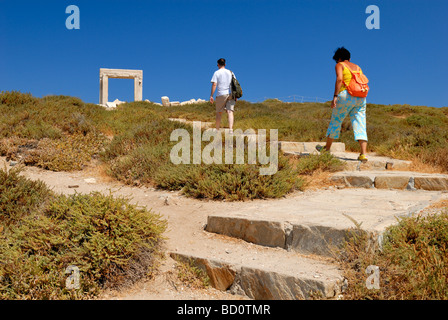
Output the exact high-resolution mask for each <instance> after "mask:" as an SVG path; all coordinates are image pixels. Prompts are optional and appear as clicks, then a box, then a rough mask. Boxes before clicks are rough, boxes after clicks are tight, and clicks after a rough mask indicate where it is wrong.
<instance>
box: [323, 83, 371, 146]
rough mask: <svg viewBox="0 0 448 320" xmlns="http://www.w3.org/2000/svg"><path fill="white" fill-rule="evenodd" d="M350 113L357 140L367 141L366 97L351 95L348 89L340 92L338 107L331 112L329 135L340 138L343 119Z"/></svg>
mask: <svg viewBox="0 0 448 320" xmlns="http://www.w3.org/2000/svg"><path fill="white" fill-rule="evenodd" d="M347 115H349V116H350V120H351V122H352V127H353V132H354V134H355V140H356V141H358V140H365V141H367V131H366V98H358V97H353V96H351V95H350V94H349V93H348V92H347V90H344V91H342V92H340V93H339V94H338V102H337V105H336V108H334V109H333V113H332V114H331V121H330V125H329V126H328V130H327V137H330V138H332V139H338V138H339V135H340V133H341V125H342V121H344V119H345V117H346V116H347Z"/></svg>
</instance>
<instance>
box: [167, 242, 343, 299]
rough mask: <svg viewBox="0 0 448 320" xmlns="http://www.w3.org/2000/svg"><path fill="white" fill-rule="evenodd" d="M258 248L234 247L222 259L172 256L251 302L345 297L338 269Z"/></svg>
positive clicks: (208, 255) (333, 265)
mask: <svg viewBox="0 0 448 320" xmlns="http://www.w3.org/2000/svg"><path fill="white" fill-rule="evenodd" d="M254 246H255V245H252V248H246V250H244V252H241V251H240V250H237V249H236V248H235V245H232V248H231V251H227V252H226V253H223V254H221V255H220V256H218V257H216V253H210V254H204V253H202V254H201V255H198V254H195V253H189V252H171V253H170V256H171V257H172V258H173V259H175V260H176V261H182V262H186V263H190V264H192V265H194V266H195V267H197V268H200V269H202V270H203V271H204V272H206V274H207V275H208V277H209V279H210V285H211V286H213V287H214V288H216V289H219V290H222V291H227V290H228V291H229V292H230V293H232V294H237V295H244V296H247V297H249V298H250V299H255V300H298V299H311V298H313V297H319V298H321V299H322V298H324V299H335V298H337V296H338V295H339V294H340V293H341V291H342V285H343V276H342V275H341V271H340V270H338V266H337V265H335V264H333V263H329V262H324V261H319V260H314V259H310V258H307V257H301V256H300V255H298V254H294V253H288V252H286V251H284V250H276V249H272V248H262V247H261V248H257V249H254V248H253V247H254ZM233 251H235V253H233ZM210 256H214V258H210Z"/></svg>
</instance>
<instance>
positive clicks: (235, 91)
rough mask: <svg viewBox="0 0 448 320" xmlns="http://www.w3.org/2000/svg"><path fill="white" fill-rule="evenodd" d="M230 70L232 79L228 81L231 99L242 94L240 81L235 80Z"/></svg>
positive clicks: (237, 97)
mask: <svg viewBox="0 0 448 320" xmlns="http://www.w3.org/2000/svg"><path fill="white" fill-rule="evenodd" d="M229 71H230V70H229ZM230 72H231V73H232V81H230V91H231V93H232V97H233V99H239V98H241V97H242V96H243V89H241V86H240V83H239V82H238V80H236V78H235V75H234V74H233V72H232V71H230Z"/></svg>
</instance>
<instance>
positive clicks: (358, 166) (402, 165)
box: [331, 152, 412, 171]
mask: <svg viewBox="0 0 448 320" xmlns="http://www.w3.org/2000/svg"><path fill="white" fill-rule="evenodd" d="M331 154H332V155H333V156H335V157H336V158H338V159H339V160H341V161H343V162H345V164H346V167H345V170H347V171H368V170H371V171H373V170H375V171H386V170H408V169H409V168H410V166H411V164H412V161H407V160H400V159H393V158H390V157H384V156H378V155H376V154H375V153H369V154H368V155H367V157H368V159H369V160H368V161H367V162H365V163H362V162H361V161H359V160H358V156H359V153H354V152H331Z"/></svg>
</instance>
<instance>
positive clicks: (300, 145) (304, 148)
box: [279, 141, 345, 156]
mask: <svg viewBox="0 0 448 320" xmlns="http://www.w3.org/2000/svg"><path fill="white" fill-rule="evenodd" d="M317 145H321V146H325V142H294V141H279V150H281V151H282V152H283V154H285V155H299V156H300V155H308V154H319V152H318V151H317V150H316V146H317ZM330 152H332V153H333V152H345V143H342V142H334V143H333V144H332V145H331V149H330Z"/></svg>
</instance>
